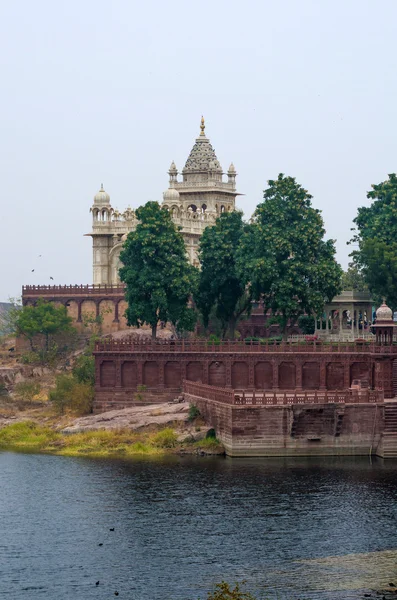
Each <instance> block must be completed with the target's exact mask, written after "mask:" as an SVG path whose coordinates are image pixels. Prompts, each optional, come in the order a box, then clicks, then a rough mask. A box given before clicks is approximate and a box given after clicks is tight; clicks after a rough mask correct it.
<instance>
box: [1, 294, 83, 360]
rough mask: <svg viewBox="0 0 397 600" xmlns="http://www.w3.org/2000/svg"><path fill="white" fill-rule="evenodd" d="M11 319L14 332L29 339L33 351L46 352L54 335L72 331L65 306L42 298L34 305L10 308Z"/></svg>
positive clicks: (70, 320)
mask: <svg viewBox="0 0 397 600" xmlns="http://www.w3.org/2000/svg"><path fill="white" fill-rule="evenodd" d="M11 321H12V327H13V329H14V331H15V333H16V334H17V335H21V336H23V337H25V338H27V339H28V340H29V343H30V347H31V350H32V351H33V352H38V351H44V352H48V351H49V350H50V345H51V343H52V342H53V338H54V336H56V335H58V334H61V333H72V332H74V329H73V327H72V319H71V317H69V316H68V314H67V309H66V307H65V306H56V305H55V304H54V303H53V302H46V301H44V300H43V299H42V298H39V299H38V301H37V303H36V305H34V306H32V305H27V306H22V307H14V308H13V309H11Z"/></svg>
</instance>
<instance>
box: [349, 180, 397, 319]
mask: <svg viewBox="0 0 397 600" xmlns="http://www.w3.org/2000/svg"><path fill="white" fill-rule="evenodd" d="M367 198H369V199H371V200H373V203H372V204H371V205H370V206H363V207H361V208H359V209H358V214H357V217H356V218H355V219H354V223H355V225H356V234H355V235H354V237H353V239H352V240H351V242H350V243H356V244H358V249H357V250H354V251H353V252H352V254H351V256H352V257H353V261H354V263H355V264H356V266H357V267H358V269H359V270H360V271H361V272H362V274H363V276H364V278H365V280H366V282H367V284H368V287H369V289H370V291H371V292H372V293H373V294H374V296H376V297H377V298H378V299H379V298H382V297H385V298H386V299H387V302H388V303H389V304H390V305H391V306H392V307H394V308H396V307H397V175H396V174H395V173H392V174H390V175H389V178H388V180H386V181H383V182H382V183H379V184H377V185H372V191H370V192H368V194H367Z"/></svg>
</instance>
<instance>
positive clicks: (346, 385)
mask: <svg viewBox="0 0 397 600" xmlns="http://www.w3.org/2000/svg"><path fill="white" fill-rule="evenodd" d="M343 366H344V370H343V387H344V388H345V389H347V388H349V387H350V362H349V361H348V360H345V362H344V365H343Z"/></svg>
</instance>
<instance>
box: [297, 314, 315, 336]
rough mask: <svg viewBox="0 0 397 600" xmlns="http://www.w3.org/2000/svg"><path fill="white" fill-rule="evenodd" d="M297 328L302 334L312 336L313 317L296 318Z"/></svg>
mask: <svg viewBox="0 0 397 600" xmlns="http://www.w3.org/2000/svg"><path fill="white" fill-rule="evenodd" d="M298 327H299V329H300V330H301V332H302V333H303V334H308V335H310V334H313V333H314V330H315V322H314V317H313V315H301V316H300V317H299V318H298Z"/></svg>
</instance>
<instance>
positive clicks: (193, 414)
mask: <svg viewBox="0 0 397 600" xmlns="http://www.w3.org/2000/svg"><path fill="white" fill-rule="evenodd" d="M199 416H200V411H199V409H198V408H197V406H196V405H195V404H190V406H189V413H188V417H187V420H188V421H190V422H192V421H194V420H195V419H197V417H199Z"/></svg>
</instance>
